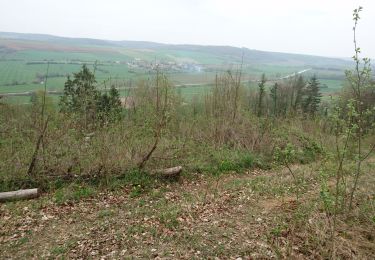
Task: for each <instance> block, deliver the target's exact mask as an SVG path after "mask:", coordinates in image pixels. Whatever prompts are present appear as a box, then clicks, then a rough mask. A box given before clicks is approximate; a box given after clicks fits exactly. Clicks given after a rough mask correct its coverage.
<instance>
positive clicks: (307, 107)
mask: <svg viewBox="0 0 375 260" xmlns="http://www.w3.org/2000/svg"><path fill="white" fill-rule="evenodd" d="M319 86H320V83H319V81H318V79H317V78H316V76H315V75H314V76H312V77H311V79H310V80H309V82H308V84H307V88H306V97H305V100H304V102H303V111H304V112H305V113H308V114H310V115H312V116H314V115H315V114H316V112H317V111H318V109H319V105H320V101H321V98H322V94H321V93H320V87H319Z"/></svg>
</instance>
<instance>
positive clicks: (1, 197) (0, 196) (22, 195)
mask: <svg viewBox="0 0 375 260" xmlns="http://www.w3.org/2000/svg"><path fill="white" fill-rule="evenodd" d="M38 195H39V193H38V189H26V190H17V191H8V192H0V202H5V201H11V200H19V199H33V198H36V197H38Z"/></svg>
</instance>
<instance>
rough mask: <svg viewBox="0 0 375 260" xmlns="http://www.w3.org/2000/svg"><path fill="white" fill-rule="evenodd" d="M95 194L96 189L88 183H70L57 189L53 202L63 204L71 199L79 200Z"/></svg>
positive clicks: (71, 200)
mask: <svg viewBox="0 0 375 260" xmlns="http://www.w3.org/2000/svg"><path fill="white" fill-rule="evenodd" d="M94 194H96V190H95V189H94V188H93V187H91V186H88V185H84V184H83V185H81V184H74V183H73V184H71V185H69V186H67V187H63V188H61V189H58V190H57V191H56V192H55V194H54V197H55V202H56V203H57V204H63V203H68V202H73V201H79V200H80V199H82V198H87V197H91V196H93V195H94Z"/></svg>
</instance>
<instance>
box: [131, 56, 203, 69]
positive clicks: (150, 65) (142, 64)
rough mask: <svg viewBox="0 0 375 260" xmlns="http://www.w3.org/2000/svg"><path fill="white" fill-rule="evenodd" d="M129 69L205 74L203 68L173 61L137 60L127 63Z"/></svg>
mask: <svg viewBox="0 0 375 260" xmlns="http://www.w3.org/2000/svg"><path fill="white" fill-rule="evenodd" d="M126 64H127V65H128V67H129V69H142V70H155V69H157V68H159V69H160V70H162V71H168V72H203V66H202V65H199V64H195V63H177V62H173V61H157V62H149V61H146V60H142V59H139V58H135V59H133V60H132V61H130V62H126Z"/></svg>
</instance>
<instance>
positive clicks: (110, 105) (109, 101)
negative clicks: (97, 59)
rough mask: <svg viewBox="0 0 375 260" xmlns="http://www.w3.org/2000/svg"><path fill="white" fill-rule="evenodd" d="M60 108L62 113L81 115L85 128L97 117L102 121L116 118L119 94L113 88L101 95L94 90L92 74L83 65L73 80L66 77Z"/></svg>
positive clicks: (94, 83)
mask: <svg viewBox="0 0 375 260" xmlns="http://www.w3.org/2000/svg"><path fill="white" fill-rule="evenodd" d="M60 108H61V111H62V112H64V113H75V114H79V115H81V116H82V117H84V119H85V125H86V126H87V125H88V124H90V123H93V122H94V121H95V120H96V119H97V118H98V117H99V118H100V119H103V120H104V119H105V120H107V119H108V117H111V119H115V118H118V117H119V115H120V113H121V102H120V94H119V92H118V91H117V89H116V88H114V87H113V86H112V87H111V89H110V91H109V93H104V94H101V93H100V92H99V91H98V90H97V88H96V80H95V75H94V73H93V72H91V71H90V70H89V69H88V68H87V66H86V65H83V66H82V69H81V70H80V71H79V72H78V73H74V74H73V79H71V78H70V77H68V79H67V81H66V82H65V85H64V93H63V95H62V97H61V98H60Z"/></svg>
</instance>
